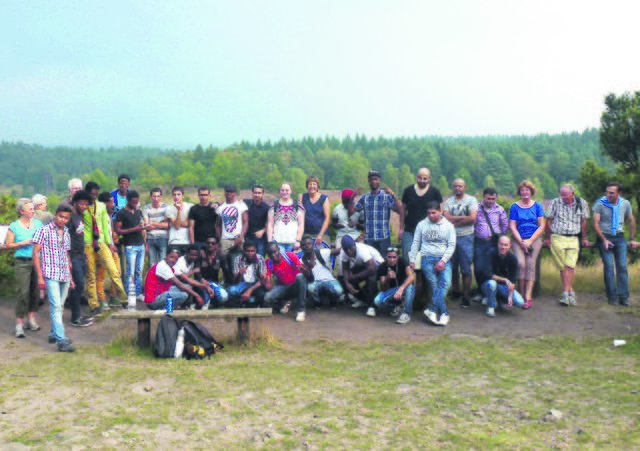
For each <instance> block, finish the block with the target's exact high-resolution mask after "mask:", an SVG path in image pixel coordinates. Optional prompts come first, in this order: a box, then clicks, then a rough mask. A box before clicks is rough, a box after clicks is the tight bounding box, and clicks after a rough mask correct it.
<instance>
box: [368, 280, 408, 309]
mask: <svg viewBox="0 0 640 451" xmlns="http://www.w3.org/2000/svg"><path fill="white" fill-rule="evenodd" d="M396 291H398V288H391V289H390V290H387V291H385V292H381V293H378V295H377V296H376V298H375V299H374V300H373V303H374V304H375V305H376V307H378V308H382V307H395V306H396V305H400V304H401V303H402V301H403V299H404V310H403V312H404V313H406V314H407V315H411V310H413V297H414V296H415V294H416V289H415V287H414V286H413V284H411V285H409V286H408V287H407V288H406V289H405V290H404V292H403V293H402V298H401V299H400V300H395V299H394V298H393V295H394V294H396Z"/></svg>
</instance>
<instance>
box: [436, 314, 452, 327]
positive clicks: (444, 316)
mask: <svg viewBox="0 0 640 451" xmlns="http://www.w3.org/2000/svg"><path fill="white" fill-rule="evenodd" d="M438 324H439V325H441V326H446V325H447V324H449V315H447V314H446V313H443V314H442V315H440V321H438Z"/></svg>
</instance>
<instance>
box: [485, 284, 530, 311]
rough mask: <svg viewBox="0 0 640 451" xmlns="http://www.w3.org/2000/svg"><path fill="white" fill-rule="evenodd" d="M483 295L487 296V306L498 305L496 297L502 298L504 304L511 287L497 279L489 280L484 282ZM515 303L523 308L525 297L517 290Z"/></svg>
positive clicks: (514, 297) (514, 298)
mask: <svg viewBox="0 0 640 451" xmlns="http://www.w3.org/2000/svg"><path fill="white" fill-rule="evenodd" d="M482 296H483V297H485V298H487V307H494V308H495V307H496V306H497V302H496V298H498V299H500V301H502V303H503V304H506V303H507V300H508V299H509V289H508V288H507V286H506V285H505V284H498V283H497V282H496V281H495V280H487V281H486V282H485V283H483V284H482ZM513 305H515V306H516V307H520V308H522V306H523V305H524V299H523V297H522V295H521V294H520V293H518V292H517V291H514V292H513Z"/></svg>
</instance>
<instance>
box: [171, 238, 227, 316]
mask: <svg viewBox="0 0 640 451" xmlns="http://www.w3.org/2000/svg"><path fill="white" fill-rule="evenodd" d="M173 271H174V273H175V275H176V277H177V278H178V279H180V281H181V282H182V283H184V284H186V285H190V286H191V287H193V291H195V292H196V293H198V294H199V295H200V296H202V298H203V299H204V305H203V306H202V310H208V309H209V302H210V300H211V299H215V300H216V304H217V305H218V306H220V305H223V304H224V303H226V302H227V300H228V299H229V295H228V293H227V290H225V289H224V288H223V287H222V286H220V285H219V284H217V283H215V282H210V283H209V282H207V281H206V280H205V279H203V278H202V274H201V273H200V250H198V245H197V244H190V245H189V247H188V248H187V253H186V254H185V255H183V256H182V257H180V258H179V259H178V262H177V263H176V265H175V266H174V267H173ZM192 306H193V304H191V305H190V307H192Z"/></svg>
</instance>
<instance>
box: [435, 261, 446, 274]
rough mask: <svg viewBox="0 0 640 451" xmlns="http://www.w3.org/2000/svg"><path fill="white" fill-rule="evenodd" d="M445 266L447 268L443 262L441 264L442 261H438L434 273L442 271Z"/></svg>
mask: <svg viewBox="0 0 640 451" xmlns="http://www.w3.org/2000/svg"><path fill="white" fill-rule="evenodd" d="M445 266H447V264H446V263H445V262H443V261H442V260H440V261H439V262H438V263H436V266H435V270H436V272H442V271H444V268H445Z"/></svg>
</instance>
